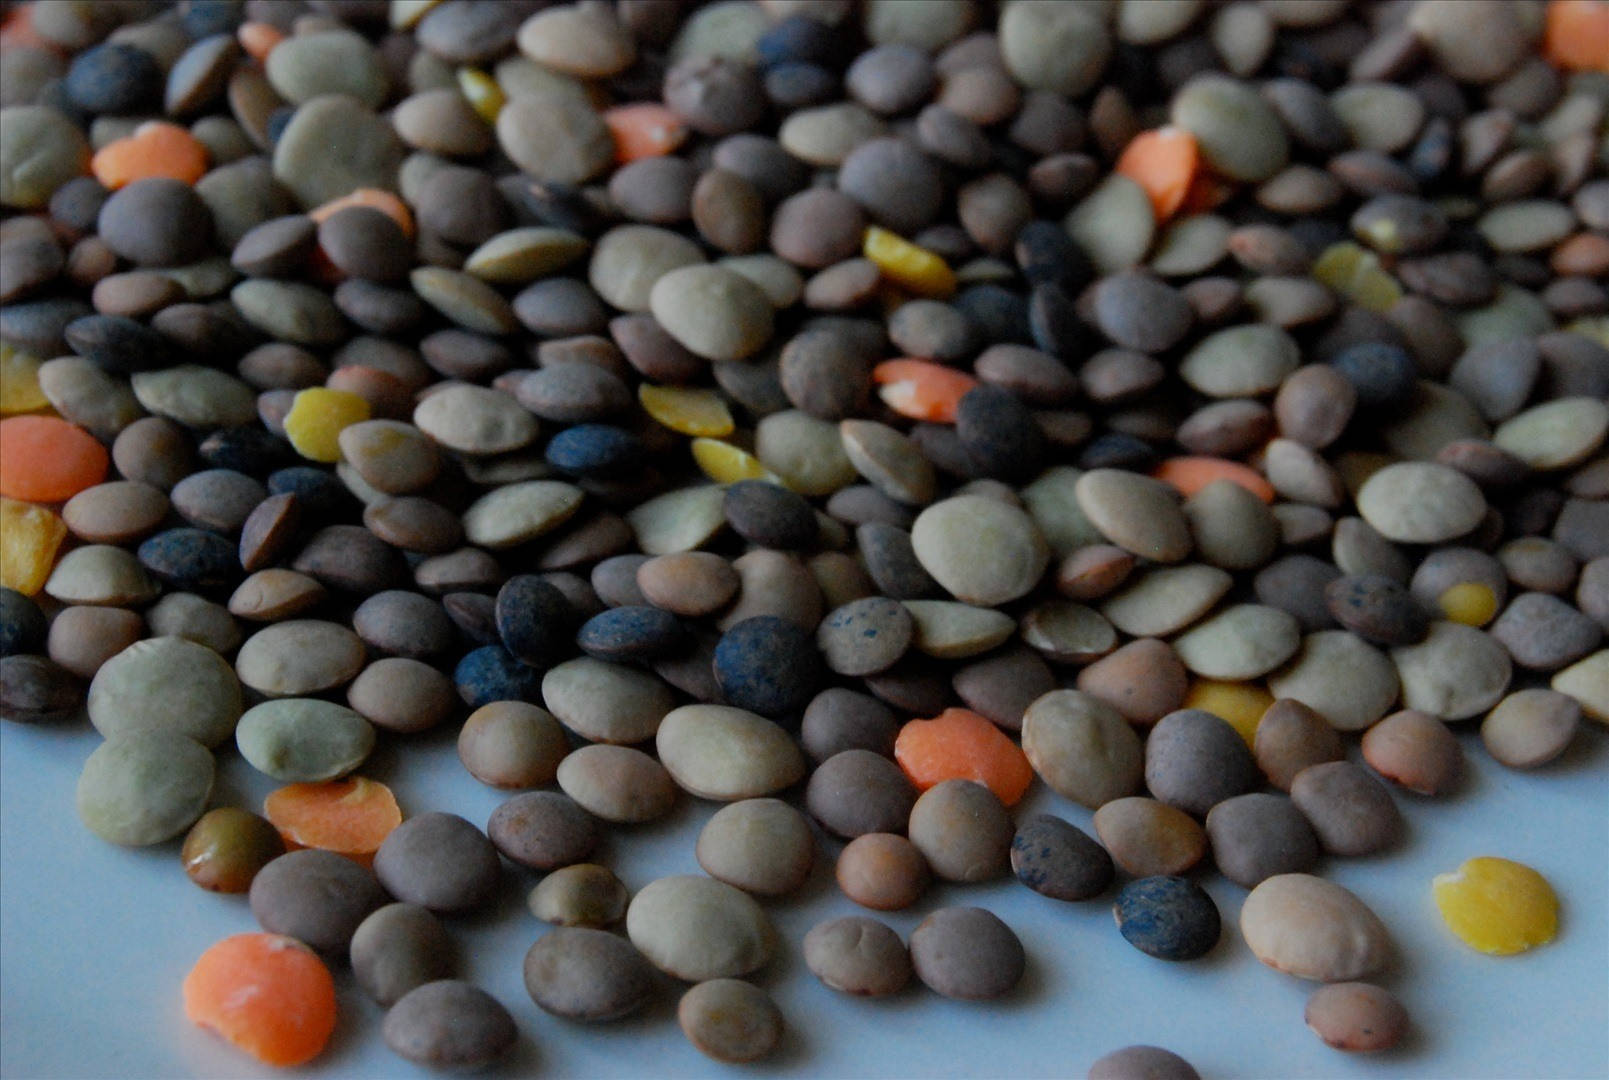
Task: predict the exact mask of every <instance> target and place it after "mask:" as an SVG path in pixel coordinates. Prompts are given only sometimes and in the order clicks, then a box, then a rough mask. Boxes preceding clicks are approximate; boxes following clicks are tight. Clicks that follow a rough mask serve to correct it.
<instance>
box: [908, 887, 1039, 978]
mask: <svg viewBox="0 0 1609 1080" xmlns="http://www.w3.org/2000/svg"><path fill="white" fill-rule="evenodd" d="M910 948H911V967H912V969H913V970H914V971H915V972H916V977H917V978H918V979H921V980H922V983H923V985H925V986H927V988H928V989H930V990H933V991H934V992H936V993H939V994H943V995H944V996H945V997H948V998H958V999H960V1000H963V1001H988V1000H990V999H992V998H997V997H1002V996H1004V995H1005V994H1008V993H1010V992H1011V991H1012V989H1013V988H1015V987H1016V985H1017V983H1019V982H1020V981H1022V976H1023V972H1024V970H1025V969H1026V968H1027V955H1026V954H1025V953H1024V951H1023V947H1022V941H1021V940H1020V939H1019V938H1018V937H1017V935H1016V934H1015V933H1013V932H1012V930H1011V927H1009V926H1007V925H1006V924H1005V923H1003V922H1001V921H1000V919H999V918H998V917H996V916H995V915H994V914H993V913H991V912H988V911H985V910H984V909H982V908H957V907H951V908H940V909H939V910H937V911H935V912H933V913H932V914H931V915H929V916H928V917H927V918H925V919H923V920H922V922H921V923H920V924H919V925H918V926H917V928H916V929H915V930H914V931H912V932H911V946H910Z"/></svg>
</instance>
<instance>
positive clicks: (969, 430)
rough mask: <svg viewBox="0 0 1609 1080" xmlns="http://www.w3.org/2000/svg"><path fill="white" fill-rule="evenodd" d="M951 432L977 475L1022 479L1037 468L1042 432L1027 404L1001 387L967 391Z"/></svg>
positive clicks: (1042, 446)
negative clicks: (955, 435) (958, 440)
mask: <svg viewBox="0 0 1609 1080" xmlns="http://www.w3.org/2000/svg"><path fill="white" fill-rule="evenodd" d="M955 431H956V434H957V435H958V436H959V437H960V440H961V446H962V448H963V449H964V450H965V451H966V455H967V458H968V460H969V461H970V462H971V463H972V465H973V467H974V468H975V469H976V470H977V472H978V474H979V475H980V476H991V477H994V478H995V479H998V480H1024V479H1027V478H1028V477H1031V476H1033V475H1034V474H1035V473H1037V472H1038V471H1039V468H1040V465H1041V459H1042V457H1043V455H1044V448H1045V439H1044V435H1043V434H1042V433H1041V431H1040V429H1039V425H1038V422H1037V421H1035V419H1034V416H1033V413H1032V412H1031V411H1030V410H1029V409H1028V406H1026V405H1024V404H1023V403H1022V400H1021V399H1019V398H1018V397H1017V396H1016V395H1015V394H1013V393H1012V392H1011V391H1009V390H1007V389H1005V388H1003V387H999V386H990V385H988V384H987V383H984V384H980V385H978V386H975V387H973V388H972V389H971V390H969V391H968V392H967V394H966V396H965V397H963V398H962V399H961V403H960V405H958V406H957V407H956V412H955Z"/></svg>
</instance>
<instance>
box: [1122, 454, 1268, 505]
mask: <svg viewBox="0 0 1609 1080" xmlns="http://www.w3.org/2000/svg"><path fill="white" fill-rule="evenodd" d="M1151 475H1152V476H1155V477H1156V478H1157V479H1158V480H1161V481H1162V482H1163V483H1165V484H1170V485H1172V486H1173V488H1174V489H1175V490H1177V491H1178V492H1179V494H1181V495H1183V496H1184V497H1185V498H1187V499H1188V498H1189V497H1190V496H1192V495H1194V494H1195V493H1196V492H1198V491H1200V490H1201V489H1202V488H1204V487H1206V486H1207V485H1208V484H1210V483H1212V482H1213V481H1214V480H1233V481H1234V482H1235V483H1237V484H1239V485H1240V486H1241V487H1243V488H1245V489H1246V490H1247V491H1249V492H1251V493H1252V494H1253V495H1255V496H1257V497H1258V498H1259V499H1261V500H1263V502H1265V503H1271V502H1273V501H1274V488H1273V486H1272V485H1271V484H1269V482H1268V481H1267V480H1265V479H1263V475H1262V474H1261V473H1259V472H1258V471H1257V470H1256V469H1253V468H1252V467H1251V466H1249V465H1242V464H1241V463H1240V462H1238V461H1230V460H1229V459H1227V458H1215V457H1175V458H1168V459H1167V460H1166V461H1164V462H1163V463H1162V464H1160V465H1158V466H1157V467H1156V471H1155V472H1153V473H1152V474H1151Z"/></svg>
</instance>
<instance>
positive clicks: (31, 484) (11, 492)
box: [0, 416, 110, 503]
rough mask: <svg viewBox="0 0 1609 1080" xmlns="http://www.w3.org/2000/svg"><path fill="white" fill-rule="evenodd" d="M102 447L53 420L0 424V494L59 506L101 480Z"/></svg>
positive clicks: (105, 458) (72, 427) (35, 418)
mask: <svg viewBox="0 0 1609 1080" xmlns="http://www.w3.org/2000/svg"><path fill="white" fill-rule="evenodd" d="M109 461H110V458H109V457H108V455H107V453H106V447H104V446H102V445H101V444H100V443H98V442H96V441H95V437H94V436H93V435H91V434H90V433H89V432H87V431H85V430H84V429H83V428H81V427H79V426H78V425H76V424H69V423H68V422H67V421H65V420H61V419H58V418H57V417H54V416H8V417H6V418H5V419H4V420H0V495H4V496H6V497H7V498H12V499H25V500H27V501H29V502H43V503H53V502H63V501H65V500H67V499H70V498H72V497H73V496H74V495H77V494H78V493H79V492H80V491H83V490H84V489H85V488H88V487H94V486H95V485H96V484H98V483H100V482H101V481H102V480H104V479H106V466H107V463H108V462H109Z"/></svg>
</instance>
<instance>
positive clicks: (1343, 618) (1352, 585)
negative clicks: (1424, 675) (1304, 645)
mask: <svg viewBox="0 0 1609 1080" xmlns="http://www.w3.org/2000/svg"><path fill="white" fill-rule="evenodd" d="M1324 602H1325V605H1326V606H1327V607H1328V608H1329V610H1330V614H1331V615H1333V616H1335V619H1336V621H1337V622H1339V623H1340V624H1341V625H1342V626H1344V627H1345V628H1346V629H1348V630H1350V631H1352V632H1353V633H1354V634H1356V635H1358V636H1359V637H1361V638H1363V639H1364V640H1365V641H1369V642H1372V643H1374V644H1376V645H1412V644H1413V643H1414V642H1416V641H1423V640H1424V637H1425V632H1426V631H1427V630H1428V629H1429V628H1430V619H1429V617H1428V616H1427V615H1426V613H1425V610H1424V608H1422V607H1421V606H1420V605H1419V602H1418V601H1417V600H1415V599H1414V597H1413V594H1412V593H1410V592H1409V591H1408V590H1407V589H1406V588H1404V587H1403V586H1402V585H1401V584H1400V583H1398V582H1396V581H1394V580H1392V579H1391V578H1388V577H1386V576H1384V575H1383V574H1350V575H1348V576H1346V577H1342V578H1338V579H1336V580H1335V581H1332V582H1330V583H1329V584H1328V585H1326V586H1325V588H1324Z"/></svg>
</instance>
